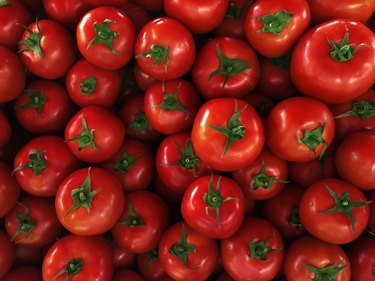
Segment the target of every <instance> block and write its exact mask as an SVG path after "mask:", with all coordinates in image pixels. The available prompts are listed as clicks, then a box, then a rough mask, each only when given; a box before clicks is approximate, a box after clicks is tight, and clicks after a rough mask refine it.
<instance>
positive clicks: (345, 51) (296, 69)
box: [290, 19, 375, 104]
mask: <svg viewBox="0 0 375 281" xmlns="http://www.w3.org/2000/svg"><path fill="white" fill-rule="evenodd" d="M290 72H291V78H292V81H293V83H294V85H295V86H296V88H297V89H298V90H299V91H300V92H301V93H302V94H304V95H307V96H311V97H316V98H318V99H320V100H322V101H324V102H325V103H329V104H336V103H343V102H347V101H349V100H351V99H353V98H356V97H358V96H360V95H361V94H363V93H364V92H366V91H367V90H368V89H369V88H370V87H371V86H372V84H373V83H374V81H375V34H374V32H372V31H371V30H370V29H369V28H368V27H367V26H366V25H364V24H362V23H360V22H356V21H350V20H345V19H336V20H332V21H328V22H324V23H322V24H320V25H319V26H314V27H313V28H311V29H310V30H309V31H307V32H305V33H304V34H303V36H302V37H301V38H300V40H299V41H298V43H297V45H296V46H295V48H294V50H293V53H292V59H291V63H290Z"/></svg>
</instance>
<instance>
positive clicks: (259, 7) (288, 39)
mask: <svg viewBox="0 0 375 281" xmlns="http://www.w3.org/2000/svg"><path fill="white" fill-rule="evenodd" d="M281 11H283V12H286V13H287V14H289V16H290V18H289V21H287V22H283V21H282V20H280V19H279V20H278V19H272V21H271V20H270V22H268V19H267V20H266V19H264V18H263V17H267V16H269V15H272V14H277V13H280V12H281ZM283 18H284V17H283ZM310 19H311V14H310V7H309V5H308V3H307V1H305V0H303V1H299V0H293V1H275V0H260V1H257V2H256V3H254V4H253V5H251V6H250V8H249V10H248V11H247V14H246V16H245V20H244V31H245V35H246V38H247V40H248V41H249V43H250V44H251V45H252V46H253V47H254V49H255V50H256V51H257V52H258V53H260V54H262V55H263V56H265V57H269V58H276V57H280V56H282V55H285V54H286V53H288V52H289V51H290V50H291V49H292V48H293V47H294V45H295V44H296V42H297V41H298V39H299V38H300V36H301V35H302V34H303V33H304V32H305V30H306V29H307V28H308V27H309V24H310ZM276 26H277V27H278V28H277V29H275V30H274V29H273V28H275V27H276ZM269 27H270V28H269Z"/></svg>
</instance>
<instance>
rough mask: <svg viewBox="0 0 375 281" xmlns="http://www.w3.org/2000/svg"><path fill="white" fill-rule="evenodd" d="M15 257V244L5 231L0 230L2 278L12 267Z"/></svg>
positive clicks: (0, 271) (0, 274)
mask: <svg viewBox="0 0 375 281" xmlns="http://www.w3.org/2000/svg"><path fill="white" fill-rule="evenodd" d="M14 257H15V246H14V244H13V243H12V242H11V241H10V239H9V237H8V236H7V235H6V234H5V233H4V232H2V231H0V279H1V278H3V277H4V276H5V274H6V273H7V272H8V271H9V270H10V268H11V267H12V265H13V261H14ZM1 280H3V279H1Z"/></svg>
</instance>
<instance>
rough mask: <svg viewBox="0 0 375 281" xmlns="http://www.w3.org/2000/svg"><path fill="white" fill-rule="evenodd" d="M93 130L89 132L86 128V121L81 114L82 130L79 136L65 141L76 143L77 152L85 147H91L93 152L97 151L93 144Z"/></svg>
mask: <svg viewBox="0 0 375 281" xmlns="http://www.w3.org/2000/svg"><path fill="white" fill-rule="evenodd" d="M94 131H95V130H94V129H91V130H89V128H88V127H87V123H86V119H85V117H84V116H83V114H82V130H81V133H80V134H79V135H76V136H74V137H73V138H71V139H68V140H65V141H66V142H68V141H76V142H78V144H79V145H78V151H81V150H82V149H84V148H85V147H88V146H89V147H92V148H93V149H94V150H96V151H98V150H99V149H98V148H97V147H96V145H95V142H94Z"/></svg>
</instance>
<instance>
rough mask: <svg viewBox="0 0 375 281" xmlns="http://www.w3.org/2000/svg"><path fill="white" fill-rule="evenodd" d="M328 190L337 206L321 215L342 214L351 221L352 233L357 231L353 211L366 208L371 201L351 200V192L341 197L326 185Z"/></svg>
mask: <svg viewBox="0 0 375 281" xmlns="http://www.w3.org/2000/svg"><path fill="white" fill-rule="evenodd" d="M324 185H325V187H326V188H327V190H328V192H329V194H330V195H331V197H332V198H333V199H334V201H335V206H334V207H332V208H330V209H327V210H321V211H320V212H321V213H325V214H330V213H336V212H341V213H343V214H344V215H346V216H347V217H348V218H349V220H350V225H351V228H352V231H353V232H354V231H355V224H356V222H355V219H354V216H353V211H352V210H353V209H354V208H359V207H363V206H366V205H368V204H370V203H371V201H353V200H351V199H350V193H349V192H347V191H346V192H343V193H342V194H341V196H339V195H337V194H336V193H335V192H334V191H333V190H332V189H331V188H330V187H329V186H328V185H326V184H324Z"/></svg>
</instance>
